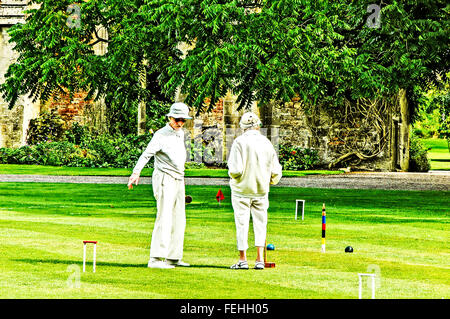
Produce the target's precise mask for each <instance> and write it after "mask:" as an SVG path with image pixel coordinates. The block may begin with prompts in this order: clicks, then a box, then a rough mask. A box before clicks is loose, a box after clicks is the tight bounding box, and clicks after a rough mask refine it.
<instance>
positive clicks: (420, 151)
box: [409, 134, 431, 172]
mask: <svg viewBox="0 0 450 319" xmlns="http://www.w3.org/2000/svg"><path fill="white" fill-rule="evenodd" d="M430 168H431V164H430V160H429V159H428V156H427V149H426V148H425V147H424V146H423V144H422V142H421V141H420V140H419V138H418V137H417V136H416V135H414V134H412V135H411V141H410V146H409V171H410V172H428V171H429V170H430Z"/></svg>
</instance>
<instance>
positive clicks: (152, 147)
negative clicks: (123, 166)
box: [133, 124, 186, 179]
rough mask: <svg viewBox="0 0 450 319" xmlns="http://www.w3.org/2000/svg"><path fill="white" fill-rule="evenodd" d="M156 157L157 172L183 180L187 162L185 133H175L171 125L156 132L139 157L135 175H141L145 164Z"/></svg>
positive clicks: (134, 171) (134, 170)
mask: <svg viewBox="0 0 450 319" xmlns="http://www.w3.org/2000/svg"><path fill="white" fill-rule="evenodd" d="M152 156H155V170H160V171H162V172H164V173H166V174H169V175H170V176H172V177H173V178H175V179H183V177H184V164H185V162H186V146H185V144H184V131H183V130H180V131H175V130H174V129H173V128H172V127H170V125H169V124H167V125H166V126H164V127H163V128H161V129H159V130H158V131H156V133H155V135H154V136H153V138H152V139H151V141H150V143H148V145H147V148H146V149H145V151H144V152H143V153H142V155H141V156H140V157H139V160H138V162H137V163H136V166H135V167H134V169H133V173H138V174H140V173H141V170H142V169H143V168H144V166H145V164H147V162H148V161H149V160H150V159H151V157H152Z"/></svg>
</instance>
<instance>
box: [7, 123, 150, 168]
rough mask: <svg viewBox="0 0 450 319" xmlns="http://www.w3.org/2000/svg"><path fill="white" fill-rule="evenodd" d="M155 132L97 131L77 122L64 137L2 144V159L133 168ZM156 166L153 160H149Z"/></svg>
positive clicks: (19, 162)
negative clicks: (14, 146) (17, 144)
mask: <svg viewBox="0 0 450 319" xmlns="http://www.w3.org/2000/svg"><path fill="white" fill-rule="evenodd" d="M151 137H152V134H150V133H148V134H144V135H139V136H137V135H127V136H123V135H110V134H107V133H105V134H93V133H91V132H90V131H89V130H88V129H87V128H86V127H83V126H81V125H79V124H74V125H73V126H72V128H71V129H69V130H67V131H65V134H63V135H61V138H60V141H54V140H53V141H52V140H50V139H48V140H45V139H44V140H41V141H38V142H37V143H33V144H30V145H26V146H22V147H20V148H17V149H10V148H1V149H0V163H3V164H39V165H54V166H68V167H115V168H132V167H134V165H136V162H137V160H138V158H139V156H140V155H141V154H142V151H143V150H144V149H145V147H146V146H147V144H148V142H149V141H150V139H151ZM148 165H149V166H152V162H150V163H149V164H148Z"/></svg>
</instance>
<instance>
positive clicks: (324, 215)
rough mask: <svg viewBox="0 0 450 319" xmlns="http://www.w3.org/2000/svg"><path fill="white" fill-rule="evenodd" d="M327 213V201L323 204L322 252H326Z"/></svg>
mask: <svg viewBox="0 0 450 319" xmlns="http://www.w3.org/2000/svg"><path fill="white" fill-rule="evenodd" d="M326 215H327V213H326V212H325V203H323V206H322V252H323V253H324V252H325V230H326V228H327V218H326Z"/></svg>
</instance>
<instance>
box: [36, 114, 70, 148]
mask: <svg viewBox="0 0 450 319" xmlns="http://www.w3.org/2000/svg"><path fill="white" fill-rule="evenodd" d="M63 139H64V121H63V120H62V119H61V117H60V116H59V115H58V114H57V113H50V112H44V113H42V114H41V115H40V116H39V117H37V118H35V119H32V120H30V124H29V127H28V131H27V144H29V145H34V144H37V143H43V142H47V141H49V142H51V141H61V140H63Z"/></svg>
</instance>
